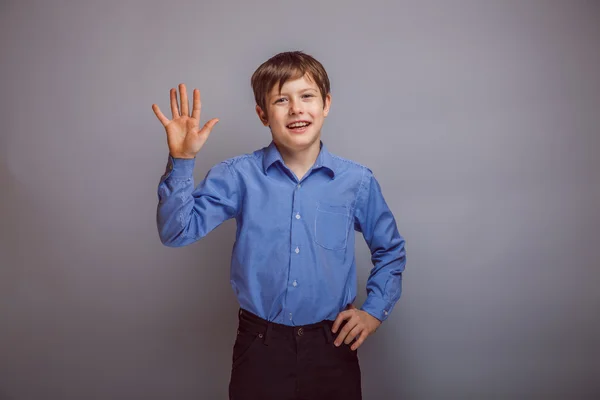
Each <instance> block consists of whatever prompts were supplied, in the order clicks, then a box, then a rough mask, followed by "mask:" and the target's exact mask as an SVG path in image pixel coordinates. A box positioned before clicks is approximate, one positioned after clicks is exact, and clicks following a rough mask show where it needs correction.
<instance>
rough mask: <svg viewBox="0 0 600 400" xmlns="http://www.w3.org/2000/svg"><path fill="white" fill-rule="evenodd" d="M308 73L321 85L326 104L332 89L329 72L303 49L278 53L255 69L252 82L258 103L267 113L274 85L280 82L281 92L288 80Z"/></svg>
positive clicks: (309, 76)
mask: <svg viewBox="0 0 600 400" xmlns="http://www.w3.org/2000/svg"><path fill="white" fill-rule="evenodd" d="M307 73H308V78H309V79H312V80H313V81H314V82H315V83H316V84H317V86H318V87H319V90H320V91H321V97H322V98H323V104H325V98H326V97H327V94H328V93H329V92H330V90H331V89H330V85H329V78H328V77H327V72H325V68H323V65H321V63H320V62H319V61H317V60H316V59H315V58H313V57H312V56H310V55H308V54H305V53H303V52H301V51H287V52H283V53H279V54H276V55H274V56H273V57H271V58H269V59H268V60H267V61H265V62H264V63H262V64H261V65H260V67H258V68H257V69H256V71H254V74H252V78H251V80H250V82H251V84H252V90H253V91H254V99H255V100H256V104H258V106H259V107H260V108H261V109H262V110H263V112H264V113H265V114H266V113H267V107H266V102H267V94H268V93H269V91H270V90H271V89H272V88H273V86H274V85H275V84H276V83H277V82H279V91H280V92H281V88H282V87H283V85H284V84H285V83H286V82H287V81H288V80H290V79H298V78H301V77H303V76H304V75H305V74H307Z"/></svg>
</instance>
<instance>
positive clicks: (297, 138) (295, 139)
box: [273, 134, 321, 150]
mask: <svg viewBox="0 0 600 400" xmlns="http://www.w3.org/2000/svg"><path fill="white" fill-rule="evenodd" d="M273 139H274V140H275V142H279V143H281V144H283V145H284V146H286V147H288V148H290V149H298V150H300V149H305V148H306V147H310V146H312V145H315V143H316V145H319V144H320V140H321V135H320V134H317V135H314V134H312V135H293V136H291V135H285V137H284V138H281V137H280V138H279V140H278V138H277V137H275V135H273ZM281 139H283V140H281Z"/></svg>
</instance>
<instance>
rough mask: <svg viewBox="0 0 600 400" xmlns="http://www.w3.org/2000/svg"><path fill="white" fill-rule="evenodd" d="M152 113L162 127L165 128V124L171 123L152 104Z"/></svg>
mask: <svg viewBox="0 0 600 400" xmlns="http://www.w3.org/2000/svg"><path fill="white" fill-rule="evenodd" d="M152 111H154V114H156V117H157V118H158V120H159V121H160V123H161V124H163V126H167V124H168V123H169V122H171V121H169V120H168V119H167V117H165V116H164V115H163V113H161V112H160V108H158V106H157V105H156V104H152Z"/></svg>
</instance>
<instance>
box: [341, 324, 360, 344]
mask: <svg viewBox="0 0 600 400" xmlns="http://www.w3.org/2000/svg"><path fill="white" fill-rule="evenodd" d="M363 330H364V328H363V327H361V326H360V325H358V324H357V325H356V326H355V327H354V328H352V330H351V331H350V332H348V336H346V339H344V343H346V344H350V343H352V341H353V340H354V338H356V337H357V336H358V335H360V333H361V332H362V331H363Z"/></svg>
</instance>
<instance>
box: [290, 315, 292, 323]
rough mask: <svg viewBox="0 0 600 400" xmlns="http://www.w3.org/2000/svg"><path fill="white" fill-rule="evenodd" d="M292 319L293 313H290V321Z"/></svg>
mask: <svg viewBox="0 0 600 400" xmlns="http://www.w3.org/2000/svg"><path fill="white" fill-rule="evenodd" d="M291 320H292V313H290V321H291Z"/></svg>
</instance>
